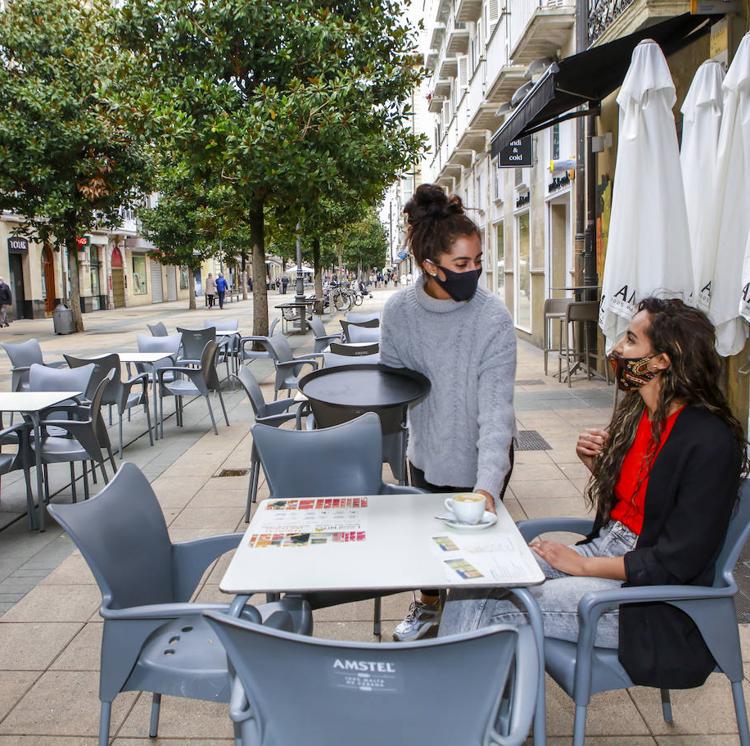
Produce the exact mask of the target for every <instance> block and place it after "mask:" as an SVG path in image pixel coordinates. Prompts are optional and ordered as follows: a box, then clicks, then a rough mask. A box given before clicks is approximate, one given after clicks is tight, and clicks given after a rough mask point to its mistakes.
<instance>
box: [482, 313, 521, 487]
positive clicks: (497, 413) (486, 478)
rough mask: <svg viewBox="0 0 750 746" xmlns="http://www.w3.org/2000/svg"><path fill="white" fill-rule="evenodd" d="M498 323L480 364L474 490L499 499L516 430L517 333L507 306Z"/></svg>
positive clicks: (508, 466) (508, 465)
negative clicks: (476, 460)
mask: <svg viewBox="0 0 750 746" xmlns="http://www.w3.org/2000/svg"><path fill="white" fill-rule="evenodd" d="M499 327H500V328H499V330H498V331H496V332H495V333H494V334H493V336H492V337H491V338H490V340H489V342H488V344H487V347H486V349H485V354H484V355H483V356H482V360H481V362H480V365H479V387H478V394H479V439H478V442H477V448H478V452H479V453H478V462H477V478H476V484H475V485H474V489H475V490H485V491H486V492H489V493H490V494H491V495H493V496H494V497H495V498H496V499H497V497H498V496H499V494H500V489H501V487H502V484H503V481H504V480H505V476H506V475H507V473H508V471H509V469H510V458H509V451H510V444H511V440H512V439H513V434H514V432H515V411H514V409H513V386H514V383H515V378H516V335H515V333H514V331H513V324H512V322H511V320H510V317H509V316H508V312H507V311H506V310H505V309H504V308H503V309H502V316H501V318H500V322H499ZM496 328H497V327H496Z"/></svg>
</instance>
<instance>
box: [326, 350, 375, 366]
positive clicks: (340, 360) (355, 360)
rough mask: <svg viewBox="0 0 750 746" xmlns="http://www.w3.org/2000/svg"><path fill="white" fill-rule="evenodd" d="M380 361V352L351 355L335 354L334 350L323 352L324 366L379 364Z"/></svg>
mask: <svg viewBox="0 0 750 746" xmlns="http://www.w3.org/2000/svg"><path fill="white" fill-rule="evenodd" d="M379 362H380V354H379V353H378V354H376V355H361V356H359V357H350V356H349V355H335V354H334V353H333V352H324V353H323V367H325V368H335V367H337V366H338V365H377V364H378V363H379Z"/></svg>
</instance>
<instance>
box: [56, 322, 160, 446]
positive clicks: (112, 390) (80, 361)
mask: <svg viewBox="0 0 750 746" xmlns="http://www.w3.org/2000/svg"><path fill="white" fill-rule="evenodd" d="M158 339H165V337H158ZM64 357H65V360H66V361H67V363H68V365H69V366H70V368H71V369H73V368H80V367H82V366H84V365H89V364H93V365H94V366H96V367H95V369H94V373H93V375H92V376H91V381H90V383H89V390H91V388H92V386H93V387H96V386H98V384H99V381H100V380H101V378H102V377H104V376H109V379H110V382H109V384H108V385H107V387H106V389H105V390H104V398H103V399H102V404H109V405H110V425H111V424H112V418H111V414H112V410H111V406H112V405H114V406H115V407H117V414H118V422H117V428H118V434H119V438H120V446H119V454H120V458H121V459H122V455H123V454H122V452H123V438H122V417H123V415H124V414H125V412H127V413H128V419H130V410H131V408H132V407H137V406H142V407H143V411H144V412H145V414H146V425H147V427H148V439H149V442H150V443H151V445H153V444H154V434H153V432H152V429H151V409H150V408H149V403H148V384H149V377H148V375H147V374H145V373H139V374H138V375H137V376H133V377H132V378H128V379H127V380H125V381H123V380H122V373H121V366H120V358H119V356H118V355H117V354H114V353H113V354H111V355H101V356H100V357H95V358H83V357H74V356H73V355H64ZM110 373H111V376H110V375H109V374H110ZM134 386H140V387H141V390H140V391H133V387H134ZM87 398H91V397H90V396H88V395H87Z"/></svg>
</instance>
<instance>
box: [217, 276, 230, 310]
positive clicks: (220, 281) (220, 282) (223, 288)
mask: <svg viewBox="0 0 750 746" xmlns="http://www.w3.org/2000/svg"><path fill="white" fill-rule="evenodd" d="M227 287H228V285H227V281H226V280H225V279H224V275H223V274H221V272H219V276H218V277H217V278H216V294H217V295H218V296H219V308H220V309H222V308H224V296H225V295H226V292H227Z"/></svg>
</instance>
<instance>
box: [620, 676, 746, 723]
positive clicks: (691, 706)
mask: <svg viewBox="0 0 750 746" xmlns="http://www.w3.org/2000/svg"><path fill="white" fill-rule="evenodd" d="M744 688H745V701H746V702H748V701H750V685H748V683H747V682H744ZM630 693H631V696H632V698H633V700H634V702H635V703H636V705H637V706H638V709H639V711H640V712H641V714H642V715H643V717H644V718H645V720H646V722H647V723H648V725H649V728H650V729H651V732H652V733H653V734H654V735H683V734H722V733H723V734H732V733H736V732H737V724H736V720H735V716H734V705H733V703H732V690H731V688H730V684H729V679H727V677H726V676H724V675H723V674H711V676H709V677H708V680H707V681H706V683H705V684H704V685H703V686H701V687H698V688H696V689H682V690H677V691H672V693H671V694H672V716H673V718H674V723H673V724H672V725H669V724H668V723H665V722H664V718H663V717H662V712H661V700H660V698H659V692H658V690H656V689H649V688H645V687H634V688H633V689H631V690H630Z"/></svg>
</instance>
